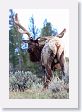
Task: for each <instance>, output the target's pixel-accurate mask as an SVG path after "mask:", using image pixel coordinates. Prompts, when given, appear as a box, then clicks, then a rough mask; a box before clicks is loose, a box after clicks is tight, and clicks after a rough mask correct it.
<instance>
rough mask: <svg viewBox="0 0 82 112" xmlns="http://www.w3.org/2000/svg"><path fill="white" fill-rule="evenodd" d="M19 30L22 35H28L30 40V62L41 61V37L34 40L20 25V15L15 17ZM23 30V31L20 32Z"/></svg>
mask: <svg viewBox="0 0 82 112" xmlns="http://www.w3.org/2000/svg"><path fill="white" fill-rule="evenodd" d="M14 22H15V24H16V27H17V30H18V31H19V32H20V33H22V34H27V35H28V37H29V40H28V52H29V54H30V60H31V61H33V62H35V61H40V57H41V47H39V42H38V39H39V38H40V37H38V38H37V39H36V40H34V39H33V38H32V37H31V36H30V33H29V32H28V31H27V30H26V29H25V28H24V27H23V26H22V25H21V24H20V23H19V20H18V15H17V14H16V15H15V20H14ZM20 29H22V31H21V30H20Z"/></svg>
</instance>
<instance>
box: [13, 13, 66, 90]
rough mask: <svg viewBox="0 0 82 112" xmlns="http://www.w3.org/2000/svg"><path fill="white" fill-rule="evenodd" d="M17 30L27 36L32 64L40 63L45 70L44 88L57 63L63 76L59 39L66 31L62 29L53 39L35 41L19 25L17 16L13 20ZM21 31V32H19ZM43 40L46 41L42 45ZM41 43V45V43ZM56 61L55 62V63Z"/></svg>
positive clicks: (62, 59) (43, 38)
mask: <svg viewBox="0 0 82 112" xmlns="http://www.w3.org/2000/svg"><path fill="white" fill-rule="evenodd" d="M14 22H15V24H16V26H17V29H18V31H19V32H20V33H23V34H27V35H28V37H29V42H28V52H29V55H30V60H31V61H32V62H37V61H39V62H41V64H42V67H43V69H44V70H45V74H46V75H45V76H46V78H45V81H44V88H47V87H48V84H49V82H50V81H51V78H52V70H53V69H54V67H55V65H56V64H58V63H59V65H60V67H61V70H62V73H63V75H65V73H64V47H63V46H62V44H61V41H60V38H62V37H63V36H64V33H65V32H66V29H64V30H63V31H62V32H61V33H60V34H58V35H56V37H55V38H51V37H50V36H49V37H41V38H40V40H39V38H38V39H36V40H33V38H32V37H31V36H30V33H29V32H28V31H27V30H26V29H25V28H24V27H23V26H22V25H21V24H20V23H19V20H18V15H17V14H16V15H15V20H14ZM20 29H22V32H21V31H20ZM43 40H47V42H46V43H45V44H44V43H43ZM41 42H42V43H41ZM55 60H56V61H55Z"/></svg>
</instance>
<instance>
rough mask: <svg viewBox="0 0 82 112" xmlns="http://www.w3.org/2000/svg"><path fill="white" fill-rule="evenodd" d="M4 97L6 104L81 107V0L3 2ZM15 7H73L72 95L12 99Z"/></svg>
mask: <svg viewBox="0 0 82 112" xmlns="http://www.w3.org/2000/svg"><path fill="white" fill-rule="evenodd" d="M0 5H1V6H0V9H1V11H2V12H1V15H0V17H1V18H0V20H1V21H0V27H1V28H0V34H1V41H0V51H1V55H0V59H1V60H0V65H1V66H0V69H1V70H0V75H1V77H0V78H1V79H0V83H1V84H0V85H2V87H1V88H2V90H0V97H1V98H0V100H1V102H0V103H1V105H2V107H3V108H78V3H77V1H76V0H61V1H60V0H50V1H49V0H45V1H44V0H41V1H40V0H34V1H33V0H29V1H28V0H21V1H20V0H11V1H10V0H7V3H6V1H5V0H3V1H1V3H0ZM10 8H11V9H13V8H21V9H22V8H26V9H69V13H70V15H69V20H70V22H69V23H70V24H69V29H70V31H69V32H70V34H69V35H70V42H69V43H70V51H69V54H70V57H69V60H70V67H69V71H70V82H69V84H70V94H69V99H9V91H8V90H9V85H8V84H9V77H8V76H9V45H8V39H9V38H8V37H9V36H8V33H9V32H8V24H9V23H8V16H9V15H8V11H9V9H10Z"/></svg>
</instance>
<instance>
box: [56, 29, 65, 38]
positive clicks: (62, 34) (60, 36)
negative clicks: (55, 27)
mask: <svg viewBox="0 0 82 112" xmlns="http://www.w3.org/2000/svg"><path fill="white" fill-rule="evenodd" d="M65 32H66V28H64V29H63V31H62V32H61V33H60V34H58V35H57V37H59V38H62V37H63V36H64V33H65Z"/></svg>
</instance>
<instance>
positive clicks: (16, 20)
mask: <svg viewBox="0 0 82 112" xmlns="http://www.w3.org/2000/svg"><path fill="white" fill-rule="evenodd" d="M14 22H15V24H16V26H17V28H18V31H19V32H20V33H23V34H27V35H28V36H29V38H30V33H29V32H28V31H27V30H26V28H24V27H23V26H22V25H21V24H20V23H19V20H18V14H17V13H16V15H15V20H14ZM20 29H22V30H23V32H21V31H20Z"/></svg>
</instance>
